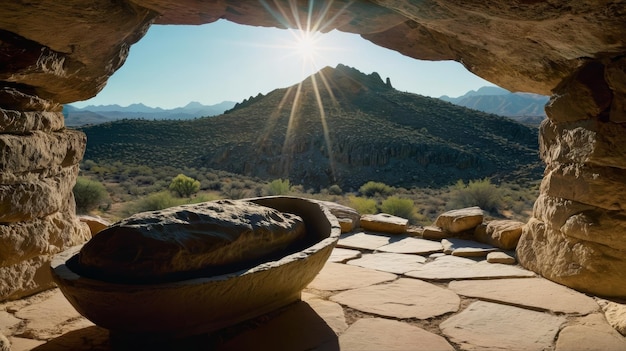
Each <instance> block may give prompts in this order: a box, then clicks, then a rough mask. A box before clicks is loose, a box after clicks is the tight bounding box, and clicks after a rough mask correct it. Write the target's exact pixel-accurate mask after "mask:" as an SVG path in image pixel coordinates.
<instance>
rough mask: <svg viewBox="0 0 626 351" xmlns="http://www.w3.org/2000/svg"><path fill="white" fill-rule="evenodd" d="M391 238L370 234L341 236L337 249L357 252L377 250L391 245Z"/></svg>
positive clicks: (361, 233) (360, 233)
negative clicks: (341, 248)
mask: <svg viewBox="0 0 626 351" xmlns="http://www.w3.org/2000/svg"><path fill="white" fill-rule="evenodd" d="M390 241H391V238H390V237H388V236H386V235H376V234H368V233H364V232H359V233H352V234H349V235H346V236H343V235H342V236H341V237H340V238H339V242H337V247H343V248H348V249H357V250H372V251H373V250H376V249H378V248H379V247H381V246H384V245H387V244H389V242H390Z"/></svg>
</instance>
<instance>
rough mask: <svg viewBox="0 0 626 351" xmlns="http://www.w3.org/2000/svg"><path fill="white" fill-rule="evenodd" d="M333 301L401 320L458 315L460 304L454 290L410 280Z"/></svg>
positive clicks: (357, 291)
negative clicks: (449, 314)
mask: <svg viewBox="0 0 626 351" xmlns="http://www.w3.org/2000/svg"><path fill="white" fill-rule="evenodd" d="M330 299H331V300H332V301H335V302H338V303H340V304H342V305H346V306H349V307H351V308H354V309H357V310H359V311H363V312H368V313H374V314H377V315H381V316H388V317H393V318H400V319H402V318H419V319H428V318H432V317H436V316H440V315H442V314H445V313H449V312H456V311H458V309H459V304H460V302H461V299H460V298H459V296H458V295H457V294H455V293H454V292H452V291H451V290H448V289H444V288H440V287H438V286H436V285H433V284H430V283H426V282H423V281H420V280H415V279H407V278H400V279H398V280H396V281H394V282H391V283H388V284H378V285H372V286H368V287H365V288H359V289H353V290H348V291H344V292H341V293H339V294H337V295H334V296H331V298H330Z"/></svg>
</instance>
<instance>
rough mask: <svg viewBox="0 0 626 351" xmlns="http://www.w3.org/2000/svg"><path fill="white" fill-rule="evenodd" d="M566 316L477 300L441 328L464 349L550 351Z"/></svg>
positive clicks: (449, 319)
mask: <svg viewBox="0 0 626 351" xmlns="http://www.w3.org/2000/svg"><path fill="white" fill-rule="evenodd" d="M565 322H566V319H565V317H557V316H553V315H551V314H548V313H541V312H536V311H530V310H526V309H523V308H519V307H513V306H506V305H500V304H496V303H491V302H484V301H477V302H473V303H472V304H470V305H469V306H468V307H467V308H466V309H465V310H463V311H462V312H461V313H458V314H456V315H454V316H452V317H450V318H448V319H447V320H445V321H443V322H442V323H441V324H440V325H439V328H440V329H441V331H442V332H443V334H444V335H446V336H447V337H448V338H449V340H450V341H452V342H453V343H455V344H457V345H458V346H459V347H460V349H461V350H468V351H470V350H471V351H473V350H503V351H504V350H516V351H535V350H536V351H541V350H549V349H551V347H552V343H553V340H554V338H555V337H556V334H557V333H558V332H559V329H560V327H561V326H562V325H563V324H565Z"/></svg>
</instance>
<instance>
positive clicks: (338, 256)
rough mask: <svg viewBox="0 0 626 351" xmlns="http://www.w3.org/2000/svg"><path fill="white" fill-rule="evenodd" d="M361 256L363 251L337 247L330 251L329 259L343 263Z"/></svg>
mask: <svg viewBox="0 0 626 351" xmlns="http://www.w3.org/2000/svg"><path fill="white" fill-rule="evenodd" d="M359 257H361V251H358V250H350V249H341V248H338V247H336V248H334V249H333V251H332V252H331V253H330V257H329V258H328V261H329V262H337V263H342V262H346V261H349V260H353V259H355V258H359Z"/></svg>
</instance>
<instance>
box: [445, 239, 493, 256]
mask: <svg viewBox="0 0 626 351" xmlns="http://www.w3.org/2000/svg"><path fill="white" fill-rule="evenodd" d="M441 246H442V247H443V253H445V254H447V255H453V256H460V257H485V256H487V254H488V253H489V252H493V251H496V250H497V248H495V247H493V246H491V245H487V244H483V243H478V242H476V241H472V240H463V239H458V238H448V239H442V240H441Z"/></svg>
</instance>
